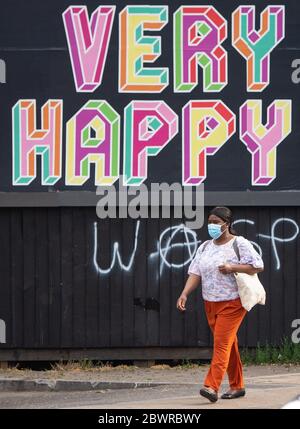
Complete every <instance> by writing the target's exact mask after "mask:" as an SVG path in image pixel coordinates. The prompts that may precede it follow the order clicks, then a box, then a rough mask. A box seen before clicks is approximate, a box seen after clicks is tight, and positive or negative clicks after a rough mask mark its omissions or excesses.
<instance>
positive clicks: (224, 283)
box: [188, 235, 264, 301]
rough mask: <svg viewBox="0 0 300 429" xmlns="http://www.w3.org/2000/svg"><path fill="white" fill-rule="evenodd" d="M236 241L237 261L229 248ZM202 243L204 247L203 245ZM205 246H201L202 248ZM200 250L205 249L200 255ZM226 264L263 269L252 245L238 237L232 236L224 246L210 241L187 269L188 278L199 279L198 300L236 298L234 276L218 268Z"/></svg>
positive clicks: (227, 299) (198, 251) (236, 290)
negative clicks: (198, 277) (247, 265)
mask: <svg viewBox="0 0 300 429" xmlns="http://www.w3.org/2000/svg"><path fill="white" fill-rule="evenodd" d="M235 239H236V240H237V245H238V249H239V253H240V260H239V259H238V256H237V254H236V253H235V251H234V248H233V241H234V240H235ZM205 243H206V244H205ZM204 244H205V246H204ZM203 247H205V249H204V251H203V252H202V250H203ZM226 262H227V263H229V264H251V265H252V266H253V267H254V268H263V267H264V263H263V260H262V258H261V256H260V255H259V253H257V251H256V250H255V249H254V247H253V245H252V243H251V242H250V241H249V240H247V239H246V238H245V237H243V236H242V235H239V236H236V237H234V238H232V239H231V240H229V241H228V242H227V243H225V244H215V243H214V240H208V243H207V242H206V241H205V242H204V243H202V244H201V245H200V246H199V248H198V250H197V252H196V255H195V257H194V259H193V260H192V262H191V263H190V265H189V268H188V274H196V275H198V276H201V283H202V296H203V299H204V300H206V301H229V300H232V299H236V298H238V297H239V294H238V288H237V283H236V281H235V277H234V274H223V273H221V272H220V271H219V269H218V266H219V265H221V264H224V263H226Z"/></svg>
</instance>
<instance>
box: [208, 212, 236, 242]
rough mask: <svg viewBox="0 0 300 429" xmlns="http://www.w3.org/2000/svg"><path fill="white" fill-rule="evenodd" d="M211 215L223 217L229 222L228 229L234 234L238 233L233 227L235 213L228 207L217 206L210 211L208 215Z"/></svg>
mask: <svg viewBox="0 0 300 429" xmlns="http://www.w3.org/2000/svg"><path fill="white" fill-rule="evenodd" d="M210 215H215V216H218V217H219V218H221V219H223V220H224V222H227V223H229V227H228V231H229V232H230V233H231V234H233V235H237V233H236V231H235V230H234V229H232V227H231V225H232V222H233V215H232V211H231V210H230V209H229V208H228V207H215V208H213V209H212V210H211V211H210V212H209V214H208V217H209V216H210Z"/></svg>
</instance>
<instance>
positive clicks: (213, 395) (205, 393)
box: [199, 387, 218, 402]
mask: <svg viewBox="0 0 300 429" xmlns="http://www.w3.org/2000/svg"><path fill="white" fill-rule="evenodd" d="M199 393H200V395H201V396H204V398H207V399H209V400H210V402H217V400H218V394H217V392H214V393H213V392H211V391H210V390H208V388H207V387H203V388H202V389H200V392H199Z"/></svg>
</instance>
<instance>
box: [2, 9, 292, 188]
mask: <svg viewBox="0 0 300 429" xmlns="http://www.w3.org/2000/svg"><path fill="white" fill-rule="evenodd" d="M133 3H136V2H133ZM223 3H224V2H221V1H216V2H215V3H214V5H205V6H203V5H201V4H199V5H194V4H190V5H189V4H185V5H182V4H180V2H179V1H174V2H173V3H172V4H170V3H169V2H164V1H162V2H161V4H159V5H143V4H140V3H139V4H132V5H125V6H124V5H123V6H120V5H118V4H117V3H114V2H112V1H108V2H107V5H101V4H100V5H98V6H97V7H96V8H95V7H94V6H93V7H91V6H90V4H89V3H88V2H87V4H86V5H72V4H71V5H68V6H67V7H65V8H63V9H62V10H61V13H60V12H59V9H58V11H57V15H54V14H53V15H51V22H52V24H53V23H55V26H56V27H55V28H56V29H57V31H58V36H57V41H58V44H59V46H60V47H59V48H57V49H56V48H49V57H48V58H45V57H44V58H43V59H40V55H41V54H40V53H36V54H35V55H36V58H37V60H36V62H37V64H38V65H37V66H36V67H35V69H34V70H32V71H31V73H30V79H31V81H32V82H33V83H32V89H29V88H30V87H28V84H27V83H26V84H25V83H24V82H23V84H22V85H25V87H26V88H28V90H26V94H27V97H23V98H20V99H18V98H17V94H15V95H14V96H13V98H14V102H13V103H12V102H11V101H10V100H11V99H12V93H9V92H7V95H5V93H4V100H6V101H7V102H5V105H6V106H8V108H9V106H11V111H12V115H11V121H12V126H11V131H10V130H9V126H8V124H3V126H2V127H1V129H3V138H4V139H5V141H9V140H11V141H12V150H11V156H12V162H10V161H9V160H8V159H7V157H8V156H9V155H10V152H9V151H6V152H5V157H6V161H4V160H3V164H2V165H1V162H0V190H2V191H14V190H18V189H20V187H22V188H23V189H24V190H26V191H30V190H33V189H34V190H39V191H45V192H47V191H49V190H51V189H52V190H67V189H72V190H74V189H76V190H80V189H84V190H95V186H98V185H100V184H106V185H110V184H111V185H112V184H114V183H115V182H116V181H118V180H119V179H120V176H121V175H123V177H124V178H125V180H124V185H125V186H130V185H135V186H139V185H140V184H142V183H144V182H147V183H149V182H152V181H154V180H155V181H156V182H162V181H167V182H169V183H170V182H173V183H174V182H178V181H181V183H182V184H183V185H185V186H198V185H199V184H201V183H205V186H206V190H207V191H231V190H232V191H237V190H248V189H249V187H250V189H251V187H253V190H257V189H259V188H262V187H263V188H265V189H270V190H277V189H278V190H289V189H299V190H300V177H299V178H298V177H297V179H296V180H295V176H296V175H297V171H298V170H297V168H298V165H297V162H296V153H297V148H296V142H295V137H294V136H297V135H298V134H299V133H300V129H299V130H298V127H299V124H298V123H297V122H296V121H293V117H292V111H293V109H294V108H295V109H296V113H295V117H296V115H297V113H298V112H297V109H298V106H297V103H294V99H296V97H297V91H296V87H295V83H294V82H293V81H292V79H291V73H292V70H290V68H291V65H292V64H295V59H294V58H290V55H291V50H290V49H289V46H291V44H292V43H293V37H294V31H295V26H296V24H297V22H296V17H295V16H293V15H292V14H289V4H288V3H286V4H285V5H269V4H268V3H267V2H265V1H263V2H259V4H258V3H257V4H253V5H238V6H236V4H235V5H233V7H232V8H229V7H228V5H227V6H226V7H225V6H224V4H223ZM254 3H255V2H254ZM54 9H55V8H54ZM41 13H42V12H41ZM52 13H53V12H52ZM6 32H7V33H8V35H10V36H12V35H11V32H10V29H9V28H7V29H6ZM230 35H231V38H230ZM28 37H29V38H30V37H34V26H33V35H32V36H31V35H29V36H28ZM47 37H48V36H47V35H46V33H45V34H44V33H43V34H42V35H41V38H42V42H43V43H44V44H46V45H47ZM18 43H20V44H22V41H21V40H19V41H18ZM49 43H50V42H49ZM279 45H280V47H279ZM293 46H294V44H293ZM24 49H25V50H26V48H24ZM0 50H1V48H0ZM26 52H27V51H26ZM37 52H38V51H37ZM58 52H59V54H58ZM26 55H28V56H32V55H33V54H32V53H31V51H29V53H28V54H26ZM11 61H12V64H15V65H16V70H18V69H19V68H18V66H17V61H18V59H17V57H14V55H12V59H11ZM49 61H51V63H50V62H49ZM51 64H55V69H56V70H57V71H58V73H57V74H56V73H55V72H54V68H53V67H54V66H52V69H51ZM294 73H295V72H294ZM60 76H62V77H61V78H60ZM283 78H284V79H285V83H286V84H285V85H282V79H283ZM16 79H17V77H16ZM40 79H42V80H43V81H44V82H49V87H47V85H46V87H44V90H43V96H37V95H36V94H37V93H39V91H38V88H37V87H36V86H35V83H34V81H35V80H37V82H38V81H39V80H40ZM287 79H288V81H287ZM294 81H295V79H294ZM12 84H14V82H12ZM13 86H14V85H12V87H13ZM3 88H6V87H5V86H3ZM30 92H31V93H32V96H31V97H30ZM253 93H257V94H253ZM250 94H251V95H252V94H253V95H256V96H257V97H259V98H257V97H254V98H251V97H250ZM53 96H54V97H53ZM179 117H181V118H182V119H181V121H179V120H178V118H179ZM265 118H266V119H265ZM39 124H40V125H39ZM296 138H297V137H296ZM225 143H227V144H225ZM279 144H283V145H284V148H283V149H282V150H281V152H280V159H279V158H278V146H279ZM247 152H250V157H249V154H248V153H247ZM207 155H210V156H212V155H214V156H213V157H212V160H210V159H209V157H208V156H207ZM150 157H151V160H150V159H149V158H150ZM228 158H230V159H241V158H242V159H243V160H244V162H245V163H246V165H244V166H241V167H240V168H239V175H240V180H239V181H235V180H233V178H232V177H230V176H229V175H228V174H226V171H228V168H229V166H228V161H227V160H228ZM121 161H122V165H121ZM279 161H282V162H281V165H282V167H281V169H280V170H279V169H278V165H279ZM166 163H168V165H170V166H172V168H170V169H168V171H166V169H164V168H163V166H164V165H165V164H166ZM180 166H181V167H180ZM287 166H288V167H287ZM1 167H2V168H1ZM245 167H246V168H245ZM286 168H288V171H289V172H292V174H291V175H289V174H287V170H286ZM292 177H293V178H292ZM220 183H221V185H220ZM1 187H2V188H1Z"/></svg>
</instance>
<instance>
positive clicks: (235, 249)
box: [232, 238, 241, 260]
mask: <svg viewBox="0 0 300 429" xmlns="http://www.w3.org/2000/svg"><path fill="white" fill-rule="evenodd" d="M232 246H233V250H234V251H235V253H236V256H237V257H238V259H239V260H240V259H241V257H240V251H239V246H238V244H237V241H236V238H235V239H234V240H233V243H232Z"/></svg>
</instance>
